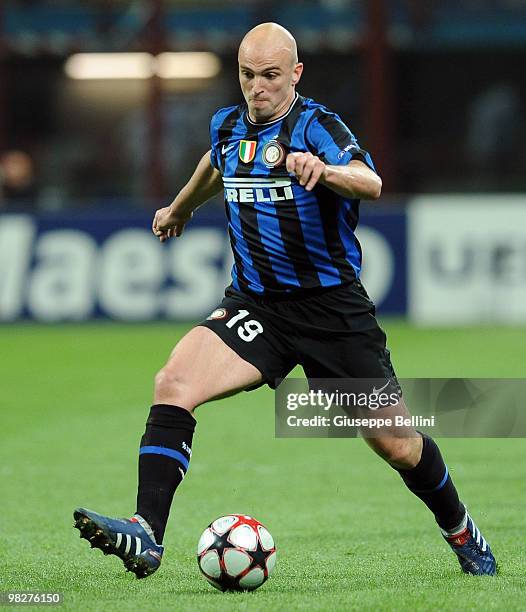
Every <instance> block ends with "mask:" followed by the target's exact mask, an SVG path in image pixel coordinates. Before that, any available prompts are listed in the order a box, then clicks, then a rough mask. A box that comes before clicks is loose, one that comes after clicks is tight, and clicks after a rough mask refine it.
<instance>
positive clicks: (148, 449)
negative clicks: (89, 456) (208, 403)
mask: <svg viewBox="0 0 526 612" xmlns="http://www.w3.org/2000/svg"><path fill="white" fill-rule="evenodd" d="M195 423H196V421H195V419H194V417H193V416H192V415H191V414H190V413H189V412H188V410H185V409H184V408H180V407H179V406H169V405H167V404H156V405H155V406H152V407H151V410H150V416H149V417H148V420H147V421H146V431H145V432H144V435H143V437H142V439H141V448H140V450H139V490H138V492H137V514H140V515H141V516H142V517H143V518H144V519H145V520H146V521H148V523H149V524H150V526H151V528H152V529H153V532H154V534H155V539H156V540H157V543H158V544H160V543H161V542H162V541H163V537H164V530H165V528H166V523H167V521H168V515H169V513H170V506H171V504H172V499H173V496H174V493H175V490H176V489H177V487H178V486H179V484H180V483H181V481H182V480H183V478H184V475H185V474H186V471H187V469H188V463H189V461H190V457H191V456H192V450H191V449H192V437H193V434H194V429H195Z"/></svg>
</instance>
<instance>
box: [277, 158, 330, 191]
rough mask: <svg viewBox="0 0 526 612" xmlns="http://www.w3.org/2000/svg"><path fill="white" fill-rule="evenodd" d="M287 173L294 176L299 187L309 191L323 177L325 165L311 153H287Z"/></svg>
mask: <svg viewBox="0 0 526 612" xmlns="http://www.w3.org/2000/svg"><path fill="white" fill-rule="evenodd" d="M286 164H287V171H288V172H291V173H293V174H295V175H296V178H297V179H298V181H299V183H300V185H301V186H302V187H305V189H306V190H307V191H311V189H313V188H314V186H315V185H316V183H317V182H318V181H319V180H320V179H321V178H322V177H323V174H324V172H325V164H324V163H323V162H322V161H321V159H320V158H319V157H316V155H313V154H312V153H289V154H288V155H287V162H286Z"/></svg>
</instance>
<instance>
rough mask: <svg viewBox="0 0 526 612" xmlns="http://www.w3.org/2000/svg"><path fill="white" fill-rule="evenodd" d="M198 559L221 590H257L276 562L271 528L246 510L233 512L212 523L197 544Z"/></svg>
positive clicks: (209, 580)
mask: <svg viewBox="0 0 526 612" xmlns="http://www.w3.org/2000/svg"><path fill="white" fill-rule="evenodd" d="M197 563H198V564H199V569H200V570H201V572H202V573H203V574H204V577H205V578H206V579H207V580H208V582H209V583H210V584H211V585H212V586H214V587H215V588H216V589H219V590H220V591H253V590H254V589H257V588H258V587H260V586H261V585H262V584H263V583H264V582H265V581H266V580H267V578H268V577H269V576H270V574H271V572H272V570H273V569H274V566H275V565H276V547H275V546H274V540H273V538H272V536H271V535H270V533H269V531H268V530H267V529H265V527H263V525H262V524H261V523H260V522H259V521H256V519H254V518H252V517H250V516H246V515H245V514H229V515H228V516H222V517H220V518H218V519H216V520H215V521H214V522H212V523H210V525H208V527H207V528H206V529H205V530H204V531H203V533H202V535H201V537H200V538H199V543H198V544H197Z"/></svg>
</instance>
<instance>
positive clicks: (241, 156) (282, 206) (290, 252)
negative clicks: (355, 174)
mask: <svg viewBox="0 0 526 612" xmlns="http://www.w3.org/2000/svg"><path fill="white" fill-rule="evenodd" d="M210 136H211V144H212V148H211V162H212V165H213V166H214V167H215V168H217V170H219V171H220V172H221V175H222V177H223V182H224V188H225V207H226V213H227V218H228V231H229V235H230V241H231V245H232V251H233V253H234V266H233V269H232V285H233V287H234V288H235V289H237V290H239V291H243V292H248V293H256V294H259V295H264V296H272V295H285V294H286V293H288V292H292V291H298V290H300V291H301V292H302V293H303V290H309V289H315V288H322V287H332V286H337V285H341V284H342V283H346V282H349V281H351V280H353V279H355V278H357V277H358V276H359V273H360V266H361V248H360V244H359V242H358V240H357V238H356V236H355V234H354V230H355V228H356V224H357V223H358V206H359V200H347V199H345V198H343V197H341V196H339V195H337V194H336V193H335V192H333V191H331V190H330V189H328V188H326V187H324V186H323V185H321V184H318V185H316V187H315V188H314V189H313V190H312V191H310V192H309V191H307V190H306V189H305V188H304V187H302V186H301V185H300V184H299V182H298V181H297V180H296V178H295V177H294V176H291V175H290V174H289V173H288V172H287V169H286V167H285V158H286V156H287V154H288V153H293V152H296V151H310V152H311V153H312V154H313V155H317V156H318V157H319V158H320V159H321V160H322V161H323V162H325V163H327V164H331V165H345V164H348V163H349V161H350V160H351V159H360V160H361V161H363V162H365V163H366V164H367V165H368V166H369V167H371V168H372V169H373V170H374V165H373V162H372V160H371V157H370V155H369V154H368V153H367V152H366V151H364V150H363V149H361V148H360V147H359V145H358V142H357V140H356V138H355V137H354V135H353V134H352V133H351V131H350V130H349V129H348V128H347V127H346V126H345V124H344V123H343V122H342V120H341V119H340V118H339V117H338V115H336V114H334V113H332V112H330V111H329V110H327V109H326V108H325V107H324V106H322V105H320V104H317V103H316V102H314V101H313V100H311V99H309V98H304V97H302V96H299V95H296V98H295V100H294V102H293V103H292V105H291V107H290V108H289V110H288V112H287V113H286V114H284V115H283V116H282V117H280V118H278V119H276V120H274V121H270V122H268V123H257V124H256V123H253V122H252V121H251V120H250V118H249V116H248V112H247V106H246V104H241V105H239V106H231V107H228V108H223V109H221V110H219V111H218V112H217V113H215V115H214V116H213V117H212V120H211V123H210Z"/></svg>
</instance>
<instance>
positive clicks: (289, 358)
mask: <svg viewBox="0 0 526 612" xmlns="http://www.w3.org/2000/svg"><path fill="white" fill-rule="evenodd" d="M199 325H202V326H204V327H208V328H209V329H211V330H212V331H213V332H215V333H216V334H217V335H218V336H219V337H220V338H221V339H222V340H223V341H224V342H225V344H227V345H228V346H229V347H230V348H232V349H233V350H234V351H235V352H236V353H237V354H238V355H239V356H240V357H241V358H242V359H244V360H245V361H248V362H249V363H251V364H252V365H254V366H255V367H256V368H257V369H258V370H259V371H260V372H261V373H262V375H263V378H264V381H265V382H266V383H267V384H268V385H269V386H270V387H272V388H273V389H274V388H276V386H277V384H279V382H280V380H281V379H283V378H285V377H286V376H287V374H288V373H289V372H290V371H291V370H292V369H293V368H294V367H295V366H296V365H298V364H300V365H301V366H302V367H303V369H304V371H305V375H306V376H307V378H308V379H311V378H363V379H365V378H369V379H373V378H374V379H380V380H386V379H389V380H393V379H394V380H396V377H395V373H394V370H393V366H392V365H391V359H390V356H389V351H388V349H387V348H386V344H385V341H386V336H385V333H384V332H383V330H382V329H381V328H380V326H379V325H378V322H377V320H376V318H375V307H374V304H373V303H372V301H371V300H370V299H369V296H368V295H367V292H366V291H365V289H364V287H363V285H362V284H361V282H360V281H354V282H353V283H351V284H346V285H342V286H339V287H337V288H334V289H330V290H325V291H324V292H323V293H317V294H316V295H312V296H310V295H309V296H308V297H301V298H294V299H283V300H279V301H276V300H275V299H263V298H259V297H255V296H252V295H247V294H246V293H241V292H239V291H236V290H235V289H233V288H232V287H228V288H227V289H226V291H225V298H224V299H223V301H222V302H221V304H220V305H219V306H218V307H217V309H216V310H214V312H213V313H212V314H211V315H210V316H209V317H208V318H207V319H206V320H205V321H203V322H202V323H200V324H199Z"/></svg>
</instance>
